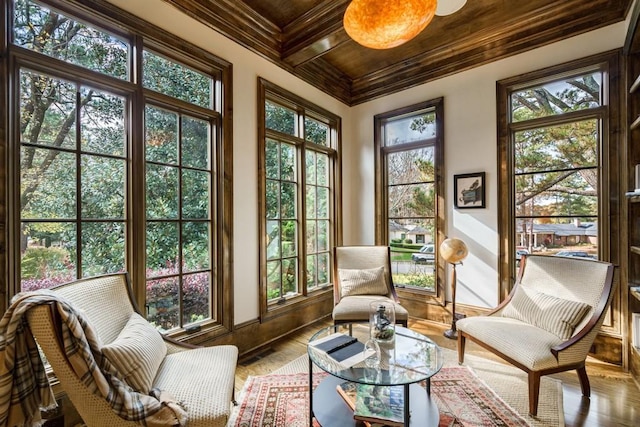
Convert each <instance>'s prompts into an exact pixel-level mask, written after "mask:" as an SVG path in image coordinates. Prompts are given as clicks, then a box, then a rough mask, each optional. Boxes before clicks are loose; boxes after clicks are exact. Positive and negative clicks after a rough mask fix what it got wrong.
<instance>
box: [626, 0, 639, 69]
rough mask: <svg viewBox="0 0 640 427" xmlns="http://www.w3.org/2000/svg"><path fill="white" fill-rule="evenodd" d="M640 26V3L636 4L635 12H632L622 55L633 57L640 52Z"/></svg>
mask: <svg viewBox="0 0 640 427" xmlns="http://www.w3.org/2000/svg"><path fill="white" fill-rule="evenodd" d="M639 24H640V3H638V2H635V3H634V6H633V11H632V12H631V19H630V20H629V27H628V28H627V35H626V37H625V40H624V46H623V48H622V53H623V54H624V55H627V56H628V55H632V54H634V53H637V52H638V51H639V50H640V32H639V31H638V26H639Z"/></svg>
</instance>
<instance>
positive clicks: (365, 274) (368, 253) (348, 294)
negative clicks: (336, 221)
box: [332, 246, 409, 326]
mask: <svg viewBox="0 0 640 427" xmlns="http://www.w3.org/2000/svg"><path fill="white" fill-rule="evenodd" d="M333 261H334V276H333V277H334V282H335V284H334V287H333V301H334V308H333V313H332V316H333V322H334V324H339V323H350V322H365V321H369V303H371V302H372V301H380V300H383V301H389V302H392V303H393V305H394V309H395V315H396V323H400V324H402V325H403V326H407V323H408V321H409V313H408V312H407V310H406V309H405V308H404V307H402V306H401V305H400V304H399V302H398V296H397V295H396V291H395V288H394V286H393V280H392V278H391V251H390V248H389V247H388V246H338V247H335V248H334V257H333Z"/></svg>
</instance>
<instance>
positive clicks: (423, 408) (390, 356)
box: [307, 323, 443, 427]
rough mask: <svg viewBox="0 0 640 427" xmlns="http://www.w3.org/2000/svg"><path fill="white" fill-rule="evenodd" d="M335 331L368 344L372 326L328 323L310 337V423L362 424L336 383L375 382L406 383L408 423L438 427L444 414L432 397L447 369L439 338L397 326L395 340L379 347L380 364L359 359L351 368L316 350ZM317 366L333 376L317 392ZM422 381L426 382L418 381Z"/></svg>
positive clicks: (340, 426) (337, 426) (327, 426)
mask: <svg viewBox="0 0 640 427" xmlns="http://www.w3.org/2000/svg"><path fill="white" fill-rule="evenodd" d="M333 334H343V335H351V336H353V337H354V338H357V340H358V341H360V342H361V343H363V344H364V343H366V341H367V340H368V339H369V324H368V323H352V324H343V325H337V326H329V327H326V328H323V329H321V330H320V331H318V332H317V333H316V334H314V335H313V336H312V337H311V339H310V340H309V345H307V353H308V355H309V425H310V426H312V425H313V418H314V417H315V419H316V420H317V421H318V423H320V425H321V426H322V427H345V426H358V425H361V424H358V423H359V421H357V420H355V419H354V418H353V410H352V409H351V408H349V407H348V406H347V404H346V403H345V401H344V400H343V399H342V397H341V396H340V395H339V394H338V392H337V387H338V386H339V385H340V384H342V383H343V382H345V381H349V382H352V383H356V384H368V385H375V386H402V387H403V389H404V411H403V414H404V425H405V426H414V427H415V426H420V427H427V426H437V425H438V423H439V419H440V416H439V411H438V407H437V405H436V403H435V401H434V400H433V398H432V397H431V377H432V376H433V375H435V374H437V373H438V371H440V369H441V368H442V363H443V356H442V350H441V349H440V347H438V345H437V344H436V343H435V342H433V341H432V340H431V339H429V338H428V337H426V336H424V335H422V334H419V333H417V332H414V331H412V330H410V329H407V328H404V327H401V326H399V325H398V326H396V329H395V342H392V343H387V344H382V345H380V354H381V357H380V361H379V362H380V363H379V366H375V365H374V366H371V364H369V366H367V364H366V363H365V361H359V362H357V363H356V364H354V365H352V366H348V367H347V366H344V365H343V364H341V363H338V362H336V360H335V359H334V358H333V357H331V356H330V355H328V354H327V353H326V352H325V351H322V350H321V349H318V348H316V346H318V342H322V341H323V340H328V339H330V338H329V336H330V335H333ZM314 341H315V342H316V343H315V344H314ZM356 358H357V356H356ZM352 360H353V359H352ZM313 365H315V366H317V367H318V368H320V369H321V370H323V371H325V372H327V373H328V374H329V375H328V376H327V377H326V378H325V379H324V380H322V382H320V384H319V385H318V387H316V388H315V390H314V388H313ZM422 381H424V382H425V384H426V386H424V387H423V386H421V385H420V384H418V383H420V382H422Z"/></svg>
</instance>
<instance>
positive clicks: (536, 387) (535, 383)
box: [529, 371, 540, 417]
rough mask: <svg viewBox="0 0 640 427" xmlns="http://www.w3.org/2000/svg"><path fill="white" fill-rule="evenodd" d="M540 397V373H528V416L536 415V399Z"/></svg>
mask: <svg viewBox="0 0 640 427" xmlns="http://www.w3.org/2000/svg"><path fill="white" fill-rule="evenodd" d="M539 397H540V372H535V371H534V372H529V414H530V415H532V416H534V417H535V416H536V415H537V414H538V398H539Z"/></svg>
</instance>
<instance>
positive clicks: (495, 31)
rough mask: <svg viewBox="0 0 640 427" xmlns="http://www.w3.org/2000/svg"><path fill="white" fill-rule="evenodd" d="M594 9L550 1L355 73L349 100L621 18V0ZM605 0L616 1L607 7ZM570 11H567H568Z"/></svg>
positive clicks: (442, 74)
mask: <svg viewBox="0 0 640 427" xmlns="http://www.w3.org/2000/svg"><path fill="white" fill-rule="evenodd" d="M600 3H602V5H603V6H605V5H607V4H608V6H609V7H602V8H601V12H600V14H599V15H597V16H595V15H594V14H593V10H592V8H593V3H592V4H591V6H588V7H586V6H585V7H581V4H582V0H570V1H563V2H556V3H555V7H548V8H547V9H546V10H537V11H536V12H535V13H532V14H531V15H530V16H521V17H520V18H519V19H517V20H514V21H512V22H502V23H500V24H499V25H496V26H495V27H494V28H490V29H488V30H487V31H484V32H482V33H474V34H470V35H469V36H468V37H466V38H465V39H464V40H456V41H455V42H454V43H452V44H451V45H444V46H440V47H438V48H436V49H431V50H429V51H425V52H423V53H421V54H420V55H416V56H414V57H412V58H408V59H407V60H405V61H403V62H401V63H398V64H394V65H391V66H388V67H386V68H384V69H381V70H377V71H375V72H373V73H370V74H367V75H365V76H362V77H359V78H356V79H354V80H353V82H352V87H351V95H352V97H351V102H350V105H357V104H360V103H363V102H367V101H370V100H372V99H375V98H379V97H382V96H385V95H389V94H391V93H395V92H399V91H402V90H405V89H408V88H411V87H414V86H418V85H421V84H424V83H427V82H430V81H433V80H436V79H439V78H442V77H446V76H449V75H453V74H456V73H459V72H461V71H466V70H469V69H471V68H475V67H477V66H480V65H484V64H488V63H491V62H494V61H496V60H499V59H503V58H507V57H509V56H513V55H516V54H518V53H522V52H526V51H529V50H531V49H532V47H540V46H544V45H547V44H551V43H554V42H557V41H560V40H563V39H564V38H566V34H572V35H577V34H581V33H584V32H587V31H591V30H594V29H596V28H600V27H604V26H607V25H611V24H614V23H616V22H619V21H621V20H623V19H624V16H625V12H626V11H625V9H624V7H623V3H624V2H619V1H617V0H601V1H600ZM611 3H614V4H616V5H617V6H619V7H617V8H616V7H611ZM569 11H570V12H569Z"/></svg>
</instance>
